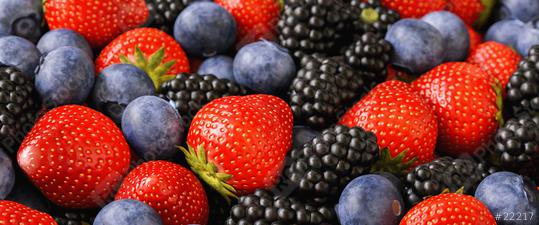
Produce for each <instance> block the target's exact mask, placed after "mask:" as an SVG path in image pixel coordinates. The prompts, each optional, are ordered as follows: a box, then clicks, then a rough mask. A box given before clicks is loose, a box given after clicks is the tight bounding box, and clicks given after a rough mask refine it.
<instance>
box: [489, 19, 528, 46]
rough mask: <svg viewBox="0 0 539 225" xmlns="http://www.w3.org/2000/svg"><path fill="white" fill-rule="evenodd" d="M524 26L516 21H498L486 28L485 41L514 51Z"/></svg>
mask: <svg viewBox="0 0 539 225" xmlns="http://www.w3.org/2000/svg"><path fill="white" fill-rule="evenodd" d="M524 26H525V25H524V23H523V22H522V21H520V20H517V19H507V20H500V21H498V22H496V23H494V24H492V25H491V26H490V27H489V28H488V30H487V33H486V34H485V41H495V42H498V43H502V44H504V45H507V46H510V47H512V48H514V49H516V47H517V40H518V39H519V36H520V34H521V32H522V29H524Z"/></svg>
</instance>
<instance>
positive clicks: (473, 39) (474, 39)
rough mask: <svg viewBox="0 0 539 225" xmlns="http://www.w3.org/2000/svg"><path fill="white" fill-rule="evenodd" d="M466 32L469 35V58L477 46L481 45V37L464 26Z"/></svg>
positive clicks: (470, 28)
mask: <svg viewBox="0 0 539 225" xmlns="http://www.w3.org/2000/svg"><path fill="white" fill-rule="evenodd" d="M466 30H468V35H470V48H469V49H468V56H470V54H471V53H472V51H473V50H475V48H477V46H478V45H479V44H481V43H483V37H482V36H481V34H479V33H477V31H475V30H474V29H473V27H471V26H466Z"/></svg>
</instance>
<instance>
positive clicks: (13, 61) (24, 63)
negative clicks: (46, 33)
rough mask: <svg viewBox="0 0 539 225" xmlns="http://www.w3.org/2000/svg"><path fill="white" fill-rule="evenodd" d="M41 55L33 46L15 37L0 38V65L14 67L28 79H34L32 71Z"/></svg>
mask: <svg viewBox="0 0 539 225" xmlns="http://www.w3.org/2000/svg"><path fill="white" fill-rule="evenodd" d="M39 57H41V54H40V53H39V50H38V49H37V48H36V46H35V45H34V44H32V43H31V42H29V41H28V40H26V39H24V38H21V37H17V36H5V37H1V38H0V63H1V64H4V65H8V66H15V67H17V68H18V69H19V70H21V71H22V72H23V74H24V75H25V76H26V77H27V78H30V79H33V78H34V69H35V68H36V66H37V65H38V64H39Z"/></svg>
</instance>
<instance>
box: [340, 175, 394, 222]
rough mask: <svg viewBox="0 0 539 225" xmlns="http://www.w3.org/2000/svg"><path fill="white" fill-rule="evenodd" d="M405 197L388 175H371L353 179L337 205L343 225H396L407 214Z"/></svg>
mask: <svg viewBox="0 0 539 225" xmlns="http://www.w3.org/2000/svg"><path fill="white" fill-rule="evenodd" d="M404 207H405V205H404V202H403V200H402V196H401V194H400V192H399V190H398V189H397V187H395V186H394V185H393V183H392V182H391V181H390V180H388V179H387V178H385V177H383V176H380V175H376V174H369V175H364V176H360V177H358V178H356V179H354V180H352V181H351V182H350V183H349V184H348V185H347V186H346V188H345V189H344V190H343V192H342V193H341V197H340V199H339V203H338V204H337V206H335V210H336V211H337V216H338V218H339V221H340V224H342V225H355V224H380V225H392V224H397V223H398V222H399V219H400V218H401V217H402V216H403V214H404Z"/></svg>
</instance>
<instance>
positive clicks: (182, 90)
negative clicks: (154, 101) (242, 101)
mask: <svg viewBox="0 0 539 225" xmlns="http://www.w3.org/2000/svg"><path fill="white" fill-rule="evenodd" d="M158 93H159V97H161V98H163V99H165V100H169V101H171V102H173V103H174V106H175V107H176V109H178V112H179V113H180V115H181V116H182V118H183V119H184V121H185V122H187V123H186V124H190V121H191V120H192V119H193V117H194V116H195V114H196V113H197V112H198V110H200V109H201V108H202V106H204V105H205V104H207V103H209V102H210V101H212V100H214V99H217V98H221V97H225V96H232V95H245V94H247V90H246V89H245V88H244V87H243V86H240V85H238V84H236V83H234V82H232V81H229V80H226V79H219V78H217V77H215V76H214V75H199V74H196V73H181V74H178V75H177V76H176V78H174V79H172V80H169V81H167V82H165V83H163V84H162V85H161V88H160V89H159V91H158Z"/></svg>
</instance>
